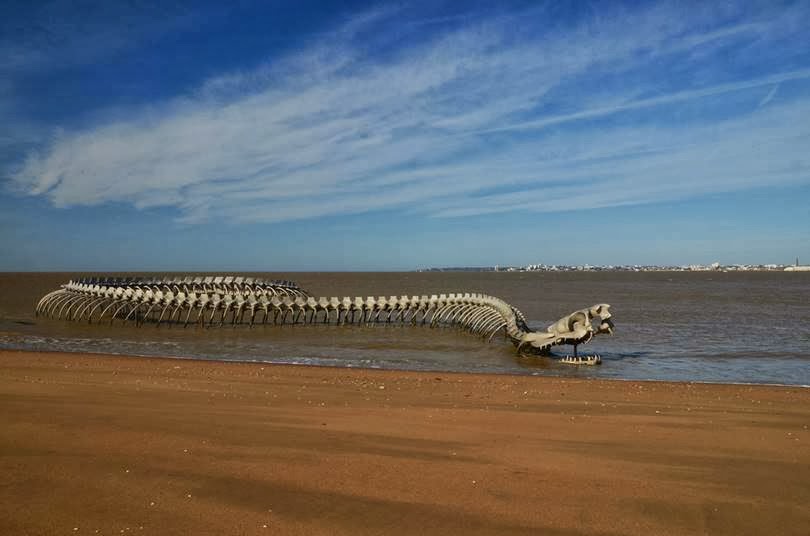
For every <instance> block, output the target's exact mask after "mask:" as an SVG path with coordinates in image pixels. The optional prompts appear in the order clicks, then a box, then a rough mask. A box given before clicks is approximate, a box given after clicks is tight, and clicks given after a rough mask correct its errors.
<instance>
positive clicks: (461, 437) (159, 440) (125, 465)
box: [0, 351, 810, 535]
mask: <svg viewBox="0 0 810 536" xmlns="http://www.w3.org/2000/svg"><path fill="white" fill-rule="evenodd" d="M809 402H810V389H806V388H801V387H770V386H751V385H707V384H690V383H665V382H635V381H607V380H592V379H570V378H546V377H528V376H509V375H497V376H496V375H483V374H453V373H417V372H400V371H392V370H386V371H377V370H355V369H346V368H343V369H340V368H326V367H300V366H299V367H296V366H280V365H264V364H248V363H222V362H213V361H198V360H178V359H154V358H131V357H120V356H118V357H117V356H106V355H92V354H84V355H82V354H64V353H35V352H21V351H3V352H0V420H2V423H3V426H2V428H0V471H1V472H2V474H3V483H2V486H0V533H2V534H19V535H23V534H561V535H562V534H566V535H567V534H806V530H807V527H808V526H810V506H808V505H810V431H809V430H808V426H809V425H810V403H809Z"/></svg>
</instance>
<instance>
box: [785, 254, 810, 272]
mask: <svg viewBox="0 0 810 536" xmlns="http://www.w3.org/2000/svg"><path fill="white" fill-rule="evenodd" d="M785 271H786V272H810V266H806V265H805V266H802V265H801V264H799V257H796V264H794V265H793V266H788V267H787V268H785Z"/></svg>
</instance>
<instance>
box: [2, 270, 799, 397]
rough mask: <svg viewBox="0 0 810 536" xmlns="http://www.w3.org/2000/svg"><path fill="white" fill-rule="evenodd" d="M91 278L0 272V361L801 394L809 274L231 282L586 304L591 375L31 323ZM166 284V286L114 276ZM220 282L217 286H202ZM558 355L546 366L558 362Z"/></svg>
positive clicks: (518, 360) (343, 336)
mask: <svg viewBox="0 0 810 536" xmlns="http://www.w3.org/2000/svg"><path fill="white" fill-rule="evenodd" d="M90 275H100V274H91V273H81V274H75V273H0V348H2V349H27V350H46V351H47V350H57V351H68V352H96V353H110V354H122V355H130V356H165V357H175V358H197V359H214V360H222V361H250V362H262V363H287V364H304V365H323V366H337V367H366V368H380V369H402V370H425V371H449V372H486V373H499V374H521V375H540V376H545V375H548V376H566V377H576V378H613V379H627V380H631V379H632V380H637V379H643V380H675V381H696V382H720V383H768V384H785V385H810V273H802V272H793V273H791V272H557V273H555V272H402V273H391V272H379V273H371V272H368V273H355V272H340V273H328V272H322V273H311V272H306V273H240V274H236V275H245V276H254V277H264V278H268V279H289V280H292V281H296V282H298V283H299V284H300V285H301V286H302V287H303V288H304V289H306V290H307V291H309V292H310V293H311V294H312V295H314V296H316V297H317V296H326V297H330V296H337V297H343V296H350V297H352V298H354V297H355V296H362V297H365V296H383V295H385V296H389V295H398V296H399V295H403V294H408V295H423V294H440V293H450V292H483V293H486V294H491V295H493V296H498V297H500V298H503V299H504V300H506V301H507V302H509V303H511V304H512V305H514V306H515V307H517V308H518V309H520V310H521V311H522V312H523V313H524V314H525V315H526V318H527V320H528V323H529V325H530V326H531V327H532V328H534V329H545V327H546V326H548V325H549V324H551V323H553V322H554V321H556V320H557V319H558V318H560V317H562V316H564V315H566V314H568V313H570V312H573V311H574V310H576V309H581V308H583V307H588V306H590V305H593V304H596V303H609V304H611V306H612V308H611V312H612V313H613V321H614V323H615V327H616V331H615V334H614V335H613V336H612V337H611V336H606V335H603V336H598V337H596V338H595V339H594V340H593V341H592V342H591V343H590V344H588V345H587V346H584V347H581V348H580V350H581V352H582V353H594V352H595V353H599V354H600V355H601V356H602V360H603V361H602V365H601V366H572V365H567V364H562V363H559V362H556V361H554V360H553V359H549V358H543V357H531V358H527V357H518V356H517V355H516V354H515V349H514V347H513V346H512V345H511V343H509V342H508V341H506V340H504V339H503V338H502V337H499V336H497V335H496V336H495V338H493V340H492V341H491V342H489V343H487V342H485V341H482V340H481V339H480V338H477V337H474V336H471V335H469V334H467V333H465V332H462V331H458V330H456V329H452V328H429V327H423V326H398V325H371V326H356V325H355V326H333V325H298V326H289V325H287V326H254V327H253V328H248V327H247V326H237V327H222V328H216V327H214V328H199V327H188V328H186V329H183V328H182V326H180V327H178V326H172V327H167V326H166V325H162V326H161V327H160V328H155V326H154V325H150V324H146V325H143V326H141V327H136V326H135V325H134V324H123V323H121V322H118V323H116V324H115V325H113V326H110V325H109V324H108V323H103V324H101V325H97V324H92V325H90V324H87V323H77V322H68V321H60V320H53V319H45V318H37V317H35V315H34V307H35V305H36V303H37V301H38V300H39V299H40V298H41V297H42V296H43V295H44V294H45V293H47V292H49V291H51V290H55V289H57V288H58V287H59V285H60V284H62V283H66V282H67V281H68V280H69V279H71V278H76V277H81V276H90ZM115 275H116V276H125V275H141V276H143V275H160V276H162V275H176V274H143V273H139V274H115ZM212 275H219V274H212ZM570 351H571V350H570V348H567V347H562V348H560V347H558V348H555V352H556V353H558V354H565V353H566V352H568V353H570Z"/></svg>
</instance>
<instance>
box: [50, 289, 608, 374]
mask: <svg viewBox="0 0 810 536" xmlns="http://www.w3.org/2000/svg"><path fill="white" fill-rule="evenodd" d="M195 313H196V314H195ZM36 314H37V315H44V316H47V317H52V318H58V319H62V318H65V319H68V320H75V321H81V320H85V319H86V320H87V321H88V322H90V323H92V322H93V320H94V319H95V321H96V322H102V321H103V320H105V315H106V316H107V318H106V319H107V320H109V322H110V323H111V324H112V323H113V322H114V321H115V319H116V318H119V319H122V320H124V321H134V322H135V323H136V324H137V325H141V324H143V323H145V322H153V323H155V325H156V326H158V327H159V326H160V325H161V324H162V323H167V324H169V325H172V324H180V323H182V324H183V327H186V326H188V325H189V323H192V324H193V325H199V326H206V325H207V326H212V325H217V326H222V325H224V324H233V325H235V324H242V323H248V324H249V325H250V326H251V327H252V326H253V325H254V324H256V323H258V322H259V321H261V322H260V323H261V324H268V323H272V324H301V323H304V324H315V323H321V324H337V325H344V324H376V323H392V322H397V323H408V324H420V325H429V326H431V327H436V326H456V327H460V328H462V329H464V330H466V331H468V332H470V333H473V334H475V335H478V336H481V337H483V338H484V339H485V340H487V341H490V340H492V338H493V337H494V336H495V334H497V333H498V332H501V331H503V333H504V336H505V337H506V338H507V339H509V340H510V341H511V342H512V343H513V344H514V345H515V347H516V348H517V351H518V353H519V354H531V355H550V350H551V347H553V346H559V345H564V344H567V345H572V346H573V347H574V355H573V356H565V357H562V358H560V361H562V362H564V363H571V364H583V365H598V364H600V363H601V362H602V358H601V357H600V356H599V355H596V354H592V355H584V356H580V355H578V353H577V347H578V346H579V345H581V344H587V343H588V342H590V341H591V339H593V337H594V336H595V335H597V334H601V333H608V334H612V333H613V321H612V317H611V314H610V305H608V304H605V303H601V304H597V305H594V306H592V307H589V308H586V309H580V310H578V311H574V312H573V313H571V314H569V315H567V316H564V317H562V318H561V319H560V320H558V321H557V322H555V323H554V324H552V325H550V326H549V327H548V328H547V329H546V330H545V331H533V330H532V329H530V328H529V327H528V326H527V325H526V318H525V317H524V316H523V313H521V312H520V311H519V310H518V309H517V308H515V307H513V306H512V305H510V304H508V303H506V302H505V301H503V300H501V299H500V298H496V297H494V296H488V295H486V294H479V293H463V294H438V295H437V294H433V295H431V296H410V297H409V296H400V297H396V296H391V297H389V298H386V297H385V296H380V297H378V298H373V297H368V298H366V299H365V300H364V299H362V298H360V297H357V298H354V299H353V300H352V299H351V298H348V297H344V298H342V299H338V298H336V297H331V298H324V297H321V298H315V297H313V296H311V295H310V294H309V293H308V292H306V291H305V290H303V289H302V288H301V287H299V286H298V285H297V284H296V283H294V282H292V281H270V280H264V279H259V278H253V277H233V276H227V277H224V276H216V277H215V276H206V277H201V276H198V277H174V278H112V277H92V278H82V279H78V280H76V281H73V280H71V281H69V282H68V283H66V284H64V285H62V286H61V288H60V289H58V290H55V291H53V292H50V293H48V294H46V295H45V296H44V297H43V298H42V299H41V300H40V301H39V303H38V304H37V306H36ZM192 316H193V319H192ZM597 319H598V321H597Z"/></svg>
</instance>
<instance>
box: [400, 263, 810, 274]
mask: <svg viewBox="0 0 810 536" xmlns="http://www.w3.org/2000/svg"><path fill="white" fill-rule="evenodd" d="M415 271H417V272H810V266H803V265H799V264H798V263H797V264H790V265H786V264H720V263H718V262H715V263H712V264H709V265H704V264H689V265H680V266H674V265H672V266H670V265H640V264H622V265H613V264H606V265H592V264H578V265H567V264H529V265H527V266H499V265H495V266H449V267H441V268H440V267H431V268H419V269H417V270H415Z"/></svg>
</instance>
